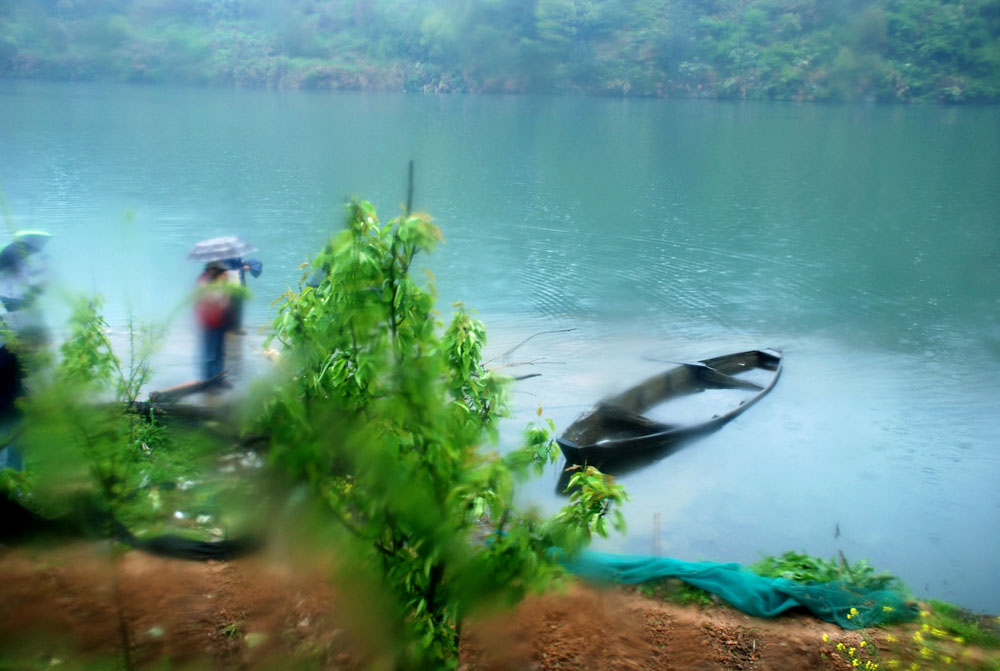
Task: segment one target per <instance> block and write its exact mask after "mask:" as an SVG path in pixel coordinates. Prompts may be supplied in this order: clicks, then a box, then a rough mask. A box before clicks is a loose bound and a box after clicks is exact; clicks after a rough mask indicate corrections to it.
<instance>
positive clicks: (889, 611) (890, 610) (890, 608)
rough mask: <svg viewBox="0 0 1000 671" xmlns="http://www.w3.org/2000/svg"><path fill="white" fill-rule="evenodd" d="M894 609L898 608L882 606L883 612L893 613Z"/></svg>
mask: <svg viewBox="0 0 1000 671" xmlns="http://www.w3.org/2000/svg"><path fill="white" fill-rule="evenodd" d="M894 610H896V609H895V608H893V607H892V606H882V612H883V613H891V612H892V611H894Z"/></svg>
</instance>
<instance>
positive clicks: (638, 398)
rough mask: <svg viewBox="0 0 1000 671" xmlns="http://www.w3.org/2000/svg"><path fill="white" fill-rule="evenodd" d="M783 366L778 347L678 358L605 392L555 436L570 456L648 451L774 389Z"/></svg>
mask: <svg viewBox="0 0 1000 671" xmlns="http://www.w3.org/2000/svg"><path fill="white" fill-rule="evenodd" d="M780 374H781V352H779V351H777V350H773V349H763V350H751V351H749V352H738V353H736V354H727V355H724V356H718V357H714V358H711V359H703V360H702V361H698V362H695V363H683V364H679V365H678V366H677V367H676V368H671V369H669V370H667V371H665V372H663V373H660V374H658V375H654V376H653V377H651V378H649V379H647V380H645V381H644V382H641V383H640V384H638V385H636V386H634V387H632V388H631V389H627V390H625V391H623V392H622V393H620V394H617V395H615V396H610V397H608V398H605V399H604V400H602V401H601V402H599V403H598V404H597V405H596V406H594V407H593V408H591V409H590V410H589V411H587V412H585V413H584V414H583V415H581V416H580V417H578V418H577V419H576V421H574V422H573V423H572V424H571V425H570V426H569V428H567V429H566V431H564V432H563V434H562V435H561V436H559V438H558V439H557V442H558V443H559V447H560V448H561V449H562V452H563V455H565V457H566V461H568V462H569V463H571V464H584V463H586V464H591V465H595V466H596V465H600V464H603V463H607V462H612V461H621V460H627V459H630V458H636V457H643V456H648V455H650V453H655V452H656V451H657V450H659V449H661V448H663V447H665V446H667V445H669V444H671V443H673V442H675V441H677V440H680V439H681V438H686V437H688V436H692V435H695V434H699V433H703V432H707V431H711V430H713V429H717V428H718V427H720V426H722V425H723V424H725V423H726V422H728V421H729V420H731V419H732V418H733V417H736V416H737V415H738V414H740V413H741V412H743V411H744V410H746V409H747V408H749V407H750V406H751V405H753V404H754V403H756V402H757V401H758V400H760V399H761V397H763V396H764V394H766V393H767V392H769V391H771V389H772V388H773V387H774V385H775V383H776V382H777V381H778V376H779V375H780Z"/></svg>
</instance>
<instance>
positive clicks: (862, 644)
mask: <svg viewBox="0 0 1000 671" xmlns="http://www.w3.org/2000/svg"><path fill="white" fill-rule="evenodd" d="M866 645H868V641H861V643H860V644H858V647H860V648H863V647H865V646H866Z"/></svg>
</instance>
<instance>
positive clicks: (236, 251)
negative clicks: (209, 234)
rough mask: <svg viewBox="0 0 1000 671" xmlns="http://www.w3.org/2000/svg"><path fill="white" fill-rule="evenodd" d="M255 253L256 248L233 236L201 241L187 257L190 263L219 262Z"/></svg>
mask: <svg viewBox="0 0 1000 671" xmlns="http://www.w3.org/2000/svg"><path fill="white" fill-rule="evenodd" d="M255 251H257V248H256V247H254V246H253V245H251V244H250V243H248V242H243V241H242V240H240V239H239V238H237V237H235V236H226V237H222V238H211V239H210V240H202V241H201V242H199V243H198V244H196V245H195V246H194V247H192V248H191V251H190V252H188V255H187V257H188V259H189V260H191V261H221V260H223V259H232V258H237V257H240V256H243V255H244V254H248V253H250V252H255Z"/></svg>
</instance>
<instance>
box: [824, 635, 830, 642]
mask: <svg viewBox="0 0 1000 671" xmlns="http://www.w3.org/2000/svg"><path fill="white" fill-rule="evenodd" d="M823 641H824V642H826V643H829V642H830V634H823Z"/></svg>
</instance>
